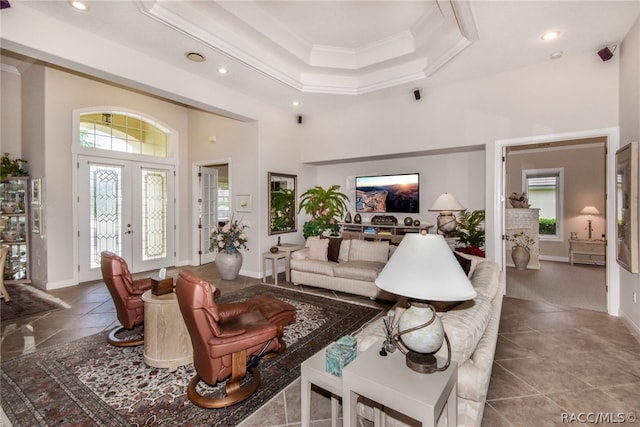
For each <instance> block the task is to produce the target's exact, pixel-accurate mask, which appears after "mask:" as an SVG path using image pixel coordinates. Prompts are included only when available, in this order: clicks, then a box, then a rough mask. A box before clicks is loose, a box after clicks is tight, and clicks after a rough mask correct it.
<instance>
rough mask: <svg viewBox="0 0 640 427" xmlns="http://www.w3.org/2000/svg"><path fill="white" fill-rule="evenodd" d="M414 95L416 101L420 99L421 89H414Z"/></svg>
mask: <svg viewBox="0 0 640 427" xmlns="http://www.w3.org/2000/svg"><path fill="white" fill-rule="evenodd" d="M413 97H414V98H415V99H416V101H419V100H420V98H421V96H420V89H416V90H414V91H413Z"/></svg>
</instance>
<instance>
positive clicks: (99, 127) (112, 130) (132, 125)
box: [80, 111, 169, 158]
mask: <svg viewBox="0 0 640 427" xmlns="http://www.w3.org/2000/svg"><path fill="white" fill-rule="evenodd" d="M168 133H169V130H168V129H165V128H164V127H162V126H161V125H159V124H158V123H155V122H153V121H151V120H147V119H145V118H144V117H141V116H139V115H136V114H132V113H127V112H120V111H99V112H85V113H81V114H80V146H81V147H87V148H98V149H101V150H109V151H118V152H122V153H129V154H143V155H147V156H154V157H165V158H166V157H167V152H168V150H167V135H168Z"/></svg>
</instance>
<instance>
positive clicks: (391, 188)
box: [356, 172, 420, 213]
mask: <svg viewBox="0 0 640 427" xmlns="http://www.w3.org/2000/svg"><path fill="white" fill-rule="evenodd" d="M356 212H388V213H419V212H420V174H419V173H417V172H416V173H405V174H399V175H375V176H358V177H356Z"/></svg>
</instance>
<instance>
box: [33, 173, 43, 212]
mask: <svg viewBox="0 0 640 427" xmlns="http://www.w3.org/2000/svg"><path fill="white" fill-rule="evenodd" d="M41 198H42V181H41V180H40V178H34V179H32V180H31V204H32V205H39V204H40V203H41Z"/></svg>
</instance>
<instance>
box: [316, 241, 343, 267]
mask: <svg viewBox="0 0 640 427" xmlns="http://www.w3.org/2000/svg"><path fill="white" fill-rule="evenodd" d="M321 239H328V240H329V248H328V249H327V259H328V260H329V261H333V262H338V258H339V256H340V246H342V237H325V236H322V237H321Z"/></svg>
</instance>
